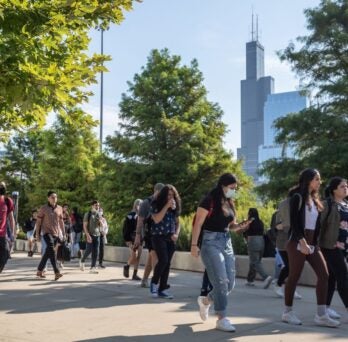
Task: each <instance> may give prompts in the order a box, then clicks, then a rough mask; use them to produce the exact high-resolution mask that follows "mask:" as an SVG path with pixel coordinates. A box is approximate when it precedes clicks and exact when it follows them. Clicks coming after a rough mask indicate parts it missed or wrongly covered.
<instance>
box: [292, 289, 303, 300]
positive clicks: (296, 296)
mask: <svg viewBox="0 0 348 342" xmlns="http://www.w3.org/2000/svg"><path fill="white" fill-rule="evenodd" d="M294 298H295V299H302V296H301V295H300V294H299V293H298V292H297V291H295V293H294Z"/></svg>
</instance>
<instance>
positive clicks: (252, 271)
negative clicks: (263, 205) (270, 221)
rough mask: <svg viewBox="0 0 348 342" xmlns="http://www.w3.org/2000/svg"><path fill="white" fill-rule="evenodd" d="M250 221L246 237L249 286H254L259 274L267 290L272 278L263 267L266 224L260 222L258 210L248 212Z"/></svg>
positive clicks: (253, 209)
mask: <svg viewBox="0 0 348 342" xmlns="http://www.w3.org/2000/svg"><path fill="white" fill-rule="evenodd" d="M248 220H249V221H250V223H248V224H247V225H246V229H247V230H246V231H245V233H244V236H245V237H246V239H247V241H248V255H249V272H248V276H247V283H246V285H248V286H253V285H254V280H255V277H256V274H257V273H259V274H260V276H261V278H262V280H263V285H262V287H263V288H264V289H267V288H268V287H269V286H270V284H271V282H272V277H271V276H270V275H268V274H267V273H266V271H265V270H264V268H263V265H262V256H263V252H264V249H265V240H264V238H263V232H264V224H263V222H262V221H261V220H260V217H259V212H258V210H257V209H256V208H250V209H249V211H248Z"/></svg>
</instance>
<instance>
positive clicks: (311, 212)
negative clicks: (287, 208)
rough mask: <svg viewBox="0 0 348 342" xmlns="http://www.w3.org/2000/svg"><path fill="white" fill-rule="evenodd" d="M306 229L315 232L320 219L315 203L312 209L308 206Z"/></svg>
mask: <svg viewBox="0 0 348 342" xmlns="http://www.w3.org/2000/svg"><path fill="white" fill-rule="evenodd" d="M305 207H306V212H305V229H309V230H314V229H315V225H316V223H317V218H318V215H319V213H318V208H317V207H316V206H315V204H314V203H313V204H312V206H311V207H309V206H308V205H307V204H306V206H305Z"/></svg>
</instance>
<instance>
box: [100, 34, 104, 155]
mask: <svg viewBox="0 0 348 342" xmlns="http://www.w3.org/2000/svg"><path fill="white" fill-rule="evenodd" d="M103 38H104V30H103V29H101V43H100V50H101V55H103V54H104V41H103V40H104V39H103ZM103 81H104V74H103V71H101V73H100V134H99V138H100V153H102V152H103Z"/></svg>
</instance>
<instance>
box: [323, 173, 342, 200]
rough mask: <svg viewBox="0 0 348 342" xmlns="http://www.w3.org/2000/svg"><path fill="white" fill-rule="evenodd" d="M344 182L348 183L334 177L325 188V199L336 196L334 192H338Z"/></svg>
mask: <svg viewBox="0 0 348 342" xmlns="http://www.w3.org/2000/svg"><path fill="white" fill-rule="evenodd" d="M342 182H347V180H346V179H345V178H342V177H339V176H336V177H332V178H331V179H330V181H329V184H328V185H327V187H326V188H325V197H330V196H334V193H333V192H334V190H336V189H337V188H338V186H339V185H340V184H341V183H342Z"/></svg>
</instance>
